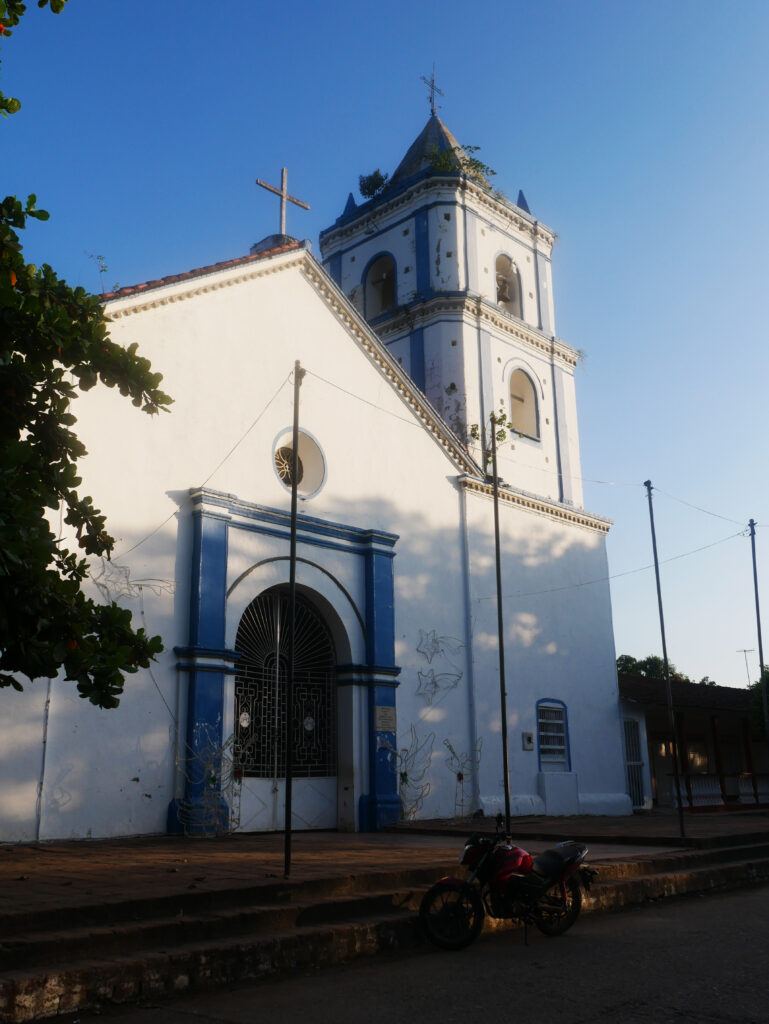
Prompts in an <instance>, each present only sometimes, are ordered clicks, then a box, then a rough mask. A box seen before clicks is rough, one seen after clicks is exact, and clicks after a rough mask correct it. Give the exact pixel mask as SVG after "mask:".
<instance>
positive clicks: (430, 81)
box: [419, 64, 443, 117]
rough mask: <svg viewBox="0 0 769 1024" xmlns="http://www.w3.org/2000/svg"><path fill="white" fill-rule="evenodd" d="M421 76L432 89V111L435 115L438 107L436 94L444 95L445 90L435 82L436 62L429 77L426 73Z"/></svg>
mask: <svg viewBox="0 0 769 1024" xmlns="http://www.w3.org/2000/svg"><path fill="white" fill-rule="evenodd" d="M419 77H420V78H421V80H422V81H423V82H424V83H425V85H426V86H427V87H428V89H429V90H430V100H429V102H430V113H431V114H432V115H433V117H435V112H436V110H437V109H438V107H437V106H436V103H435V94H436V93H437V94H438V95H439V96H442V95H443V91H442V90H441V89H439V88H438V86H437V85H436V84H435V64H433V73H432V74H431V75H430V77H429V78H425V76H424V75H420V76H419Z"/></svg>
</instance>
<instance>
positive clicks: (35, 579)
mask: <svg viewBox="0 0 769 1024" xmlns="http://www.w3.org/2000/svg"><path fill="white" fill-rule="evenodd" d="M36 203H37V200H36V197H35V196H34V195H31V196H30V197H29V198H28V199H27V201H26V203H22V202H20V201H19V200H18V199H17V198H16V197H15V196H8V197H6V198H5V199H4V200H3V202H2V203H0V394H2V396H3V401H2V402H0V687H3V686H6V687H13V688H14V689H17V690H18V689H20V688H21V685H22V684H21V683H20V682H19V678H18V676H19V675H22V676H26V677H27V678H28V679H35V678H37V677H40V676H42V677H53V676H56V675H57V674H58V673H60V672H62V673H63V674H64V677H65V678H67V679H71V680H74V681H75V682H76V683H77V688H78V692H79V693H80V695H81V696H82V697H84V698H85V699H87V700H89V701H91V703H93V704H96V705H98V706H99V707H104V708H112V707H116V706H117V705H118V702H119V696H120V693H121V692H122V689H123V679H124V676H125V675H126V674H130V673H134V672H136V671H137V670H138V669H139V668H140V667H146V666H147V665H148V664H149V662H150V660H151V659H152V658H153V657H155V656H156V655H157V654H158V653H159V652H160V650H162V643H161V640H160V638H159V637H148V636H147V635H146V634H145V632H144V630H142V629H140V630H138V631H134V630H133V629H132V627H131V613H130V611H128V610H126V609H124V608H120V607H119V606H118V605H115V604H114V603H113V604H110V605H106V606H105V605H97V604H95V603H94V602H93V601H92V600H91V599H90V598H88V597H86V595H85V594H84V593H83V591H82V589H81V588H82V584H83V582H84V580H85V579H86V577H87V575H88V564H87V562H86V561H85V560H84V558H83V557H82V556H83V555H86V556H92V557H98V556H102V555H106V556H107V557H109V553H110V551H111V550H112V547H113V544H114V541H113V538H112V537H111V536H110V535H109V533H108V532H107V525H106V521H105V517H104V516H103V515H102V513H101V512H100V511H99V509H98V508H96V506H95V505H94V502H93V499H92V498H91V497H90V496H87V495H86V496H83V495H80V494H79V492H78V490H77V488H78V487H79V486H80V484H81V478H80V476H79V474H78V471H77V460H78V459H79V458H80V457H81V456H83V455H85V454H86V451H85V446H84V445H83V443H82V442H81V441H80V440H79V438H78V437H77V436H76V434H75V433H74V432H73V429H72V428H73V427H74V426H75V425H76V423H77V418H76V416H75V415H74V413H73V411H72V402H73V400H74V399H75V398H76V397H77V394H78V391H79V390H82V391H85V390H89V389H90V388H92V387H95V386H96V384H97V383H98V382H99V381H101V382H102V383H104V384H107V385H108V386H109V387H117V388H118V390H119V391H120V392H121V393H122V394H123V395H125V396H126V397H127V398H129V399H130V400H131V401H132V403H133V404H134V405H135V406H137V407H140V408H141V409H143V410H144V411H145V412H147V413H149V414H154V413H156V412H158V411H160V410H161V409H165V410H167V409H168V407H169V405H170V403H171V399H170V398H169V397H168V396H167V395H166V394H164V393H163V392H162V391H161V390H160V389H159V384H160V382H161V380H162V376H161V374H159V373H153V372H152V368H151V366H150V363H149V361H148V360H147V359H144V358H143V357H141V356H139V354H138V351H137V347H136V345H131V347H130V348H129V349H124V348H122V347H121V346H120V345H117V344H116V343H115V342H113V341H112V340H111V339H110V338H109V337H108V335H107V320H106V317H105V315H104V311H103V309H102V307H101V304H100V303H99V300H98V299H97V298H96V297H95V296H92V295H89V294H88V293H87V292H85V291H84V290H83V289H82V288H77V289H72V288H70V287H69V285H67V283H66V282H65V281H61V280H59V278H58V277H57V275H56V274H55V272H54V271H53V269H52V268H51V267H50V266H48V265H47V264H44V265H43V266H42V267H36V266H33V265H32V264H26V263H25V262H24V258H23V252H22V245H21V241H20V238H19V234H18V232H19V231H20V230H23V228H24V227H25V225H26V220H27V218H28V217H34V218H36V219H38V220H45V219H47V217H48V214H47V213H46V212H45V211H44V210H38V209H37V208H36ZM70 375H71V378H73V379H74V381H76V383H77V386H74V385H73V383H72V379H70ZM46 509H50V510H51V511H53V512H56V511H59V510H61V511H62V513H63V520H64V522H65V523H66V524H67V526H68V527H70V528H71V530H73V531H74V533H75V536H76V538H77V547H78V549H79V552H80V554H79V555H78V554H75V552H72V551H69V550H67V549H66V548H64V547H63V546H62V545H61V543H60V541H59V540H58V538H57V537H56V536H55V535H54V534H53V532H52V531H51V528H50V524H49V521H48V519H47V517H46V511H45V510H46Z"/></svg>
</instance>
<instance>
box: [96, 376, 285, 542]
mask: <svg viewBox="0 0 769 1024" xmlns="http://www.w3.org/2000/svg"><path fill="white" fill-rule="evenodd" d="M290 377H291V374H290V373H289V374H288V375H287V376H286V378H285V379H284V380H283V381H281V383H280V385H279V387H278V389H277V391H275V393H274V394H273V396H272V398H270V400H269V401H268V402H267V404H266V405H265V406H264V407H263V408H262V410H261V412H260V413H259V414H258V415H257V416H256V417H255V419H253V420H252V422H251V425H250V426H249V427H248V429H247V430H246V431H245V433H243V434H241V436H240V437H239V438H238V440H237V441H236V442H235V444H234V445H233V446H232V447H231V448H230V450H229V451H228V452H227V454H226V455H225V456H224V458H223V459H221V460H220V461H219V462H218V463H217V464H216V466H215V467H214V468H213V469H212V470H211V472H210V473H209V474H208V476H207V477H206V478H205V480H204V481H203V483H201V484H199V485H198V486H199V487H205V486H206V484H207V483H208V481H209V480H210V479H211V477H212V476H214V474H216V473H217V472H218V471H219V470H220V469H221V468H222V466H223V465H224V464H225V462H226V461H227V459H229V458H230V456H231V455H232V454H234V452H235V451H236V450H237V449H238V448H239V447H240V445H241V444H243V442H244V441H245V439H246V438H247V437H248V435H249V434H250V433H251V431H252V430H253V429H254V427H255V426H256V425H257V423H258V422H259V420H260V419H261V418H262V416H264V414H265V413H266V412H267V410H268V409H269V408H270V406H271V405H272V403H273V402H274V401H275V399H276V398H277V397H278V395H279V394H280V393H281V391H282V390H283V388H284V387H285V386H286V384H288V382H289V379H290ZM189 500H190V498H189V495H188V496H187V497H186V498H185V499H184V501H183V502H182V503H181V505H178V506H177V507H176V508H175V509H174V510H173V511H172V512H171V513H170V514H169V515H167V516H166V518H165V519H164V520H163V522H162V523H158V525H157V526H156V527H155V529H154V530H151V531H150V532H149V533H148V534H147V535H146V536H145V537H142V539H141V540H137V542H136V543H135V544H133V545H132V546H131V547H130V548H126V549H125V551H121V552H120V553H119V554H117V555H113V556H112V559H111V560H112V561H113V562H116V561H117V560H118V559H119V558H125V556H126V555H128V554H130V553H131V552H132V551H135V550H136V549H137V548H138V547H141V545H142V544H144V543H145V541H148V540H149V539H150V537H154V536H155V534H156V533H157V532H158V531H159V530H162V529H163V527H164V526H165V525H166V523H168V522H170V521H171V520H172V519H173V517H174V516H175V515H177V513H178V512H180V511H181V510H182V509H183V508H184V506H185V505H186V504H187V502H188V501H189Z"/></svg>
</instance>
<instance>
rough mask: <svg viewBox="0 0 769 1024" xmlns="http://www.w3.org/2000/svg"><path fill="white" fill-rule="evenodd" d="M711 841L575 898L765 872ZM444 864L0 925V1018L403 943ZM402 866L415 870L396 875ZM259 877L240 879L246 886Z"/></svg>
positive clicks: (625, 864)
mask: <svg viewBox="0 0 769 1024" xmlns="http://www.w3.org/2000/svg"><path fill="white" fill-rule="evenodd" d="M737 851H739V854H738V852H737ZM722 852H723V851H715V850H709V851H702V852H700V853H692V852H690V851H681V852H680V853H679V852H674V853H672V854H662V855H650V856H648V857H644V858H641V859H634V860H632V861H620V862H611V863H605V862H604V863H602V864H599V869H600V874H599V881H598V882H597V883H596V884H595V885H594V886H593V888H592V891H591V893H590V895H589V896H588V897H587V898H586V900H585V904H584V909H585V911H587V912H590V911H592V912H596V911H607V910H620V909H622V908H624V907H629V906H633V905H638V904H643V903H647V902H650V901H653V900H659V899H663V898H667V897H671V896H679V895H685V894H688V893H695V892H708V891H713V890H723V889H728V888H737V887H740V886H743V885H751V884H758V883H762V882H763V883H765V882H769V850H767V847H766V845H765V844H757V845H755V846H743V847H735V848H733V849H732V850H730V851H729V853H728V854H727V855H726V856H722V855H721V853H722ZM444 873H451V874H455V873H457V866H456V865H451V866H449V867H448V869H447V868H446V867H445V866H444V867H441V866H440V865H436V866H434V867H433V868H430V869H418V870H417V871H416V872H413V871H407V872H403V871H394V872H392V873H389V872H376V873H373V874H371V875H366V874H362V875H359V876H356V877H355V878H346V879H320V880H314V881H312V882H307V883H298V884H295V885H294V884H292V885H286V884H285V883H281V884H280V885H276V886H274V887H271V888H269V891H268V892H267V894H266V895H267V899H266V900H258V899H256V898H255V900H254V903H253V905H248V903H247V901H246V899H244V895H245V894H244V891H243V890H239V900H238V902H237V903H234V902H233V901H234V895H233V893H232V892H231V891H230V890H225V896H226V899H225V902H226V904H227V905H225V906H218V907H216V902H217V900H218V899H220V897H221V896H222V893H217V892H209V893H205V894H199V893H195V894H191V895H194V896H195V899H193V901H192V905H193V907H194V910H195V912H194V913H193V912H192V911H190V910H188V909H184V908H183V909H182V912H181V913H180V914H178V915H177V914H173V915H169V914H167V913H165V911H166V910H167V908H168V905H169V904H168V900H169V899H170V900H173V899H174V897H169V898H168V899H166V898H163V899H161V900H157V901H149V902H150V903H151V904H152V907H154V911H153V912H152V913H147V915H146V916H145V917H144V918H140V919H138V920H130V919H127V918H124V919H123V921H122V922H121V923H119V924H114V923H113V924H112V925H111V926H108V925H106V924H105V923H104V920H101V921H100V922H97V923H96V924H95V925H94V924H93V923H91V922H89V921H83V922H81V921H78V922H76V923H73V922H70V926H69V927H63V928H59V929H53V930H51V929H45V928H43V929H41V930H40V931H20V932H17V933H16V934H15V935H14V936H13V937H9V936H8V935H7V934H6V933H5V932H3V931H0V935H3V940H2V953H3V961H4V963H5V969H4V970H3V971H2V972H0V1019H2V1020H4V1021H8V1022H13V1024H16V1022H25V1021H30V1020H35V1019H38V1018H41V1017H50V1016H54V1015H56V1014H60V1013H66V1012H74V1011H77V1010H83V1009H86V1008H94V1007H98V1006H100V1005H103V1004H106V1003H122V1002H130V1001H136V1000H140V999H146V998H158V997H160V996H164V995H173V994H174V993H178V992H181V991H185V990H188V989H205V988H212V987H215V986H219V985H225V984H230V983H232V982H235V981H246V980H253V979H258V978H263V977H267V976H269V975H274V974H280V973H283V972H285V971H288V970H292V969H296V968H300V967H305V966H313V967H321V966H324V965H326V964H331V963H342V962H344V961H347V960H350V959H353V958H355V957H358V956H368V955H373V954H374V953H377V952H380V951H385V950H392V949H406V948H409V947H411V946H413V945H415V944H416V943H418V942H420V941H421V934H420V929H419V922H418V917H417V910H418V905H419V900H420V899H421V895H422V893H423V892H424V891H425V889H426V888H427V886H428V885H429V884H430V883H431V882H433V881H434V880H435V879H437V878H438V877H440V876H441V874H444ZM404 874H405V875H409V876H413V875H414V874H416V875H417V876H418V877H417V879H416V881H412V884H411V885H409V886H401V885H399V884H398V883H399V882H400V881H402V880H403V877H404ZM387 883H392V884H390V885H388V884H387ZM263 888H264V887H253V889H249V890H247V891H248V893H249V894H252V893H253V894H256V892H257V890H259V889H262V890H263ZM182 895H185V894H182ZM259 895H261V896H263V895H264V892H263V891H262V892H259ZM174 905H175V904H174ZM136 906H137V905H136V904H134V908H136ZM121 907H122V905H121ZM214 907H216V908H215V909H213V908H214ZM91 909H93V908H91ZM108 909H109V908H108ZM122 909H123V911H125V907H122ZM146 909H148V910H149V909H151V908H146ZM97 916H98V915H97ZM500 926H501V927H510V924H509V923H508V922H495V921H491V920H488V919H487V927H488V928H489V929H495V928H498V927H500ZM1 927H2V923H0V928H1ZM61 951H64V954H63V955H62V952H61ZM6 954H7V958H6Z"/></svg>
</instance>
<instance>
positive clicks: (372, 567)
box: [359, 545, 400, 832]
mask: <svg viewBox="0 0 769 1024" xmlns="http://www.w3.org/2000/svg"><path fill="white" fill-rule="evenodd" d="M394 555H395V552H394V551H393V549H392V545H390V546H389V547H384V546H382V545H377V546H376V547H374V546H373V545H372V547H371V548H370V549H369V551H368V552H367V553H366V662H367V665H368V667H369V669H370V670H374V678H373V685H370V686H369V690H368V733H369V791H368V793H367V794H365V795H363V796H362V797H361V798H360V806H359V816H360V827H361V831H363V832H376V831H378V830H379V829H380V828H382V826H383V825H392V824H394V823H395V822H396V821H397V820H398V815H399V813H400V800H399V798H398V778H397V775H396V773H395V772H394V771H393V767H392V753H393V751H394V750H396V749H397V747H396V742H397V740H396V733H397V726H396V718H395V715H396V712H395V675H396V674H397V672H398V671H400V670H399V669H397V668H396V665H395V603H394V596H395V588H394V580H393V558H394ZM382 675H384V676H385V678H384V679H383V678H381V676H382ZM377 676H379V678H377Z"/></svg>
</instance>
